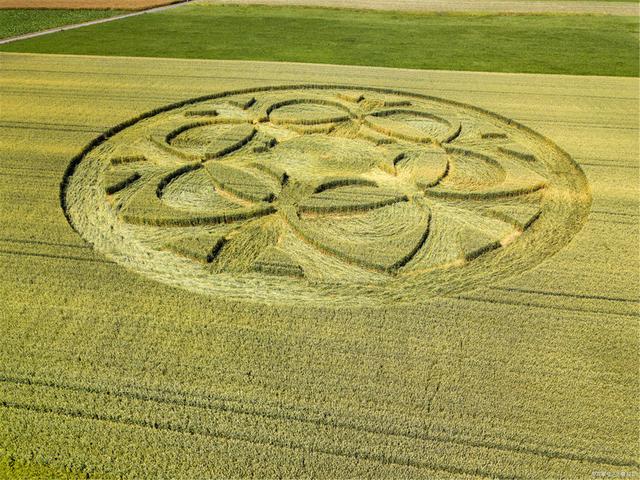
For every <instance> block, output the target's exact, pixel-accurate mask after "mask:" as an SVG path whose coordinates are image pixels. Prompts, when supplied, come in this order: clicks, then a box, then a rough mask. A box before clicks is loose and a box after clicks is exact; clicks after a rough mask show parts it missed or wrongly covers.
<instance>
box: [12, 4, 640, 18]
mask: <svg viewBox="0 0 640 480" xmlns="http://www.w3.org/2000/svg"><path fill="white" fill-rule="evenodd" d="M203 3H210V4H223V3H225V4H228V3H235V4H243V5H246V4H261V5H304V6H320V7H333V8H366V9H374V10H402V11H415V12H481V13H566V14H576V13H577V14H602V15H638V13H639V9H640V7H639V5H638V4H637V3H629V2H620V3H618V2H592V1H557V2H556V1H537V0H534V1H521V0H459V1H457V2H451V1H449V0H349V1H345V0H206V1H205V2H203ZM1 4H2V3H1V2H0V5H1Z"/></svg>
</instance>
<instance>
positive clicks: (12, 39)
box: [0, 0, 193, 45]
mask: <svg viewBox="0 0 640 480" xmlns="http://www.w3.org/2000/svg"><path fill="white" fill-rule="evenodd" d="M192 1H193V0H182V1H180V2H179V3H172V4H170V5H163V6H160V7H153V8H148V9H146V10H138V11H135V12H130V13H124V14H122V15H116V16H114V17H109V18H100V19H98V20H90V21H88V22H81V23H72V24H71V25H63V26H62V27H54V28H49V29H47V30H41V31H39V32H30V33H24V34H22V35H16V36H13V37H7V38H2V39H0V45H6V44H8V43H13V42H18V41H20V40H28V39H30V38H36V37H41V36H43V35H49V34H51V33H58V32H64V31H66V30H75V29H76V28H82V27H88V26H90V25H98V24H100V23H107V22H113V21H115V20H122V19H123V18H129V17H136V16H138V15H144V14H145V13H153V12H160V11H162V10H169V9H170V8H176V7H181V6H182V5H184V4H185V3H190V2H192Z"/></svg>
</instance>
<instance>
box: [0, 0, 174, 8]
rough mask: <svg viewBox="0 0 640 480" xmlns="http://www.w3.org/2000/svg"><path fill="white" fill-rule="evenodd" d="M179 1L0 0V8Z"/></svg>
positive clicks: (145, 4)
mask: <svg viewBox="0 0 640 480" xmlns="http://www.w3.org/2000/svg"><path fill="white" fill-rule="evenodd" d="M173 3H181V1H180V0H179V1H176V0H29V1H26V0H0V8H105V9H111V8H113V9H120V10H142V9H145V8H151V7H159V6H162V5H171V4H173Z"/></svg>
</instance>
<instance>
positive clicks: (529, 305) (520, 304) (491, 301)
mask: <svg viewBox="0 0 640 480" xmlns="http://www.w3.org/2000/svg"><path fill="white" fill-rule="evenodd" d="M472 293H473V294H475V295H479V294H478V293H477V292H472ZM450 298H453V299H457V300H462V301H470V302H480V303H489V304H497V305H515V306H518V307H527V308H540V309H543V310H558V311H565V312H575V313H580V312H583V313H594V314H597V315H618V316H621V317H629V318H640V313H625V312H610V311H603V310H594V309H588V308H570V307H566V306H558V305H544V304H541V303H532V302H511V301H507V300H498V299H493V298H481V297H474V296H471V295H457V296H452V297H450Z"/></svg>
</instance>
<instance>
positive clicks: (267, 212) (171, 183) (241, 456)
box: [0, 54, 640, 478]
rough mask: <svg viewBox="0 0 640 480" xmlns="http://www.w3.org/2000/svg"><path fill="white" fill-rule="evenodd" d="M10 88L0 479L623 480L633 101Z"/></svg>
mask: <svg viewBox="0 0 640 480" xmlns="http://www.w3.org/2000/svg"><path fill="white" fill-rule="evenodd" d="M1 61H2V65H3V75H2V77H0V89H1V90H0V99H1V102H2V104H1V105H0V129H1V131H2V139H3V142H2V143H1V144H0V151H1V152H2V158H3V161H2V164H1V165H0V195H1V197H0V198H1V200H0V209H2V215H0V222H2V224H1V228H2V238H0V242H1V245H0V255H1V256H2V263H1V267H0V268H1V269H2V274H3V275H2V283H1V287H0V302H1V303H2V305H3V307H2V313H3V315H2V318H1V319H0V325H1V326H2V331H3V346H2V348H1V349H0V356H1V358H0V476H8V477H21V476H23V477H24V476H33V477H36V476H40V477H42V478H50V477H52V476H56V477H68V478H83V477H84V478H86V477H88V476H89V477H97V478H119V477H126V478H211V477H237V476H251V475H253V476H257V477H261V478H263V477H269V478H270V477H296V478H305V477H322V478H335V477H378V478H380V477H384V478H387V477H393V478H594V476H601V477H604V476H608V475H621V474H624V475H637V472H638V470H639V469H640V465H639V463H638V453H639V452H638V444H637V438H638V434H639V431H638V424H637V421H636V420H637V417H638V403H637V400H633V399H634V398H636V399H637V398H638V397H639V396H640V395H639V394H640V391H639V390H640V389H639V385H638V376H637V371H638V353H639V349H638V341H637V331H638V317H639V316H640V309H639V305H640V299H639V298H638V288H637V286H638V283H639V281H640V259H639V258H638V238H639V235H640V232H639V226H640V222H639V214H640V213H639V209H638V206H639V193H640V192H639V185H640V172H639V165H638V158H639V144H638V120H639V119H638V111H637V105H638V80H637V79H633V78H630V79H623V78H613V77H569V76H561V75H548V76H545V75H518V74H490V73H459V72H438V71H415V70H399V69H384V68H371V67H346V66H331V65H325V66H318V65H304V64H276V63H268V62H236V61H194V60H167V59H132V58H117V57H111V58H98V57H80V56H62V55H61V56H55V55H30V54H2V55H1ZM61 184H62V185H61ZM61 186H62V188H61Z"/></svg>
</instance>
